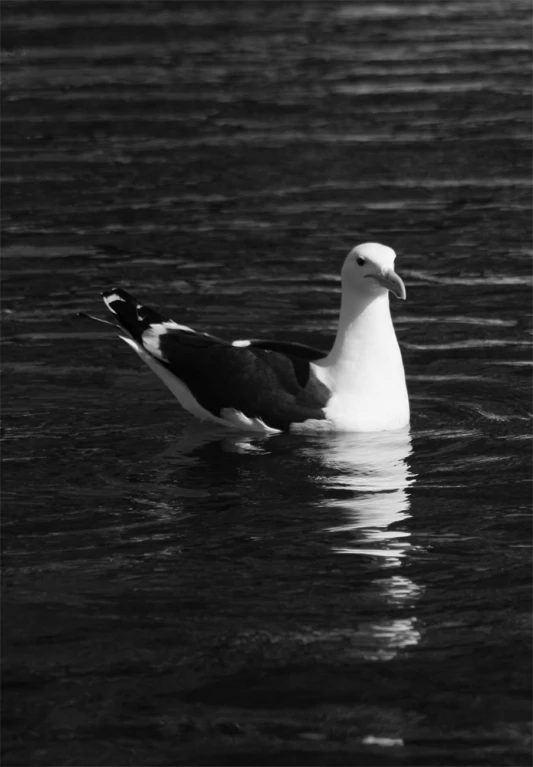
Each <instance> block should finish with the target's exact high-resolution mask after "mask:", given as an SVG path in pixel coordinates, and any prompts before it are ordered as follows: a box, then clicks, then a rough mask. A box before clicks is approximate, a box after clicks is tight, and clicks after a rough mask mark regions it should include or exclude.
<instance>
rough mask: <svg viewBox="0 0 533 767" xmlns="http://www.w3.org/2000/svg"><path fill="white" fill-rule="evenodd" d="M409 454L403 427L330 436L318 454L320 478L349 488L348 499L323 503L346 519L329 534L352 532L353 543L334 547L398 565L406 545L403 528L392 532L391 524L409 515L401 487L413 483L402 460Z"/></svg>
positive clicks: (329, 484) (335, 487)
mask: <svg viewBox="0 0 533 767" xmlns="http://www.w3.org/2000/svg"><path fill="white" fill-rule="evenodd" d="M410 453H411V438H410V435H409V430H408V429H405V430H401V431H398V432H378V433H376V434H337V435H335V438H334V439H333V440H331V442H330V444H329V445H328V449H327V450H324V452H323V455H322V459H323V464H324V467H325V468H327V469H328V474H327V475H326V476H323V477H321V478H320V483H321V484H322V485H323V486H324V487H326V488H330V489H332V490H336V491H338V490H342V491H348V492H349V497H347V498H343V499H336V500H331V499H328V500H327V501H325V503H326V504H327V506H328V507H330V508H333V509H335V510H337V511H339V510H340V511H342V512H343V514H344V516H345V517H346V519H347V521H346V523H345V524H343V525H341V526H338V527H334V528H331V532H333V533H335V532H346V531H353V532H354V541H353V544H352V545H349V546H345V547H341V548H337V549H335V550H336V551H339V552H342V553H345V554H368V555H372V556H377V557H383V558H384V559H385V560H386V564H387V565H393V564H394V565H396V564H398V561H399V559H400V558H401V557H403V556H404V554H405V552H406V550H407V549H408V548H410V546H411V544H410V543H409V542H408V541H407V538H409V533H408V532H405V531H399V530H392V529H391V525H393V524H394V523H397V522H401V521H403V520H405V519H408V518H409V516H410V515H409V514H408V511H409V496H408V494H407V491H406V488H408V487H409V485H412V484H413V483H414V481H415V478H414V476H413V475H412V474H410V473H409V468H408V466H407V463H406V458H407V457H408V456H409V454H410ZM331 470H334V473H333V474H331V473H330V472H331Z"/></svg>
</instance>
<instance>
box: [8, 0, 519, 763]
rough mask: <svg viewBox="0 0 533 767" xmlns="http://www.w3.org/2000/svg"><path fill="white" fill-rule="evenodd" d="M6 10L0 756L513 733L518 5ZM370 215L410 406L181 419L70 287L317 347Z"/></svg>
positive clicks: (249, 753)
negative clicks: (260, 434) (331, 422)
mask: <svg viewBox="0 0 533 767" xmlns="http://www.w3.org/2000/svg"><path fill="white" fill-rule="evenodd" d="M3 10H4V13H3V16H4V19H3V28H4V32H3V43H4V51H3V55H4V113H3V137H4V155H3V176H4V182H3V183H4V186H3V201H4V205H3V216H4V220H3V230H4V239H3V242H4V247H3V257H4V267H3V275H4V302H3V314H4V325H3V343H4V351H3V361H4V384H3V392H4V449H3V456H4V461H5V464H4V473H3V493H4V502H3V523H4V536H3V548H4V554H3V565H4V577H3V584H4V602H3V621H2V624H3V626H2V627H3V651H4V675H3V680H4V695H3V702H4V707H5V713H4V739H3V740H4V764H6V765H27V764H32V765H56V764H69V765H111V764H113V765H161V764H168V765H176V764H212V765H214V764H217V765H219V764H228V765H236V764H247V765H248V764H265V765H266V764H268V765H271V764H298V765H304V764H305V765H308V764H317V765H326V764H327V765H331V764H345V765H353V764H361V765H385V764H386V765H400V764H402V765H444V764H446V765H449V764H456V765H473V764H483V765H487V764H491V765H502V764H507V765H517V764H529V763H530V751H529V740H530V737H529V735H530V729H529V724H528V721H529V719H530V708H531V706H530V702H531V692H530V682H529V680H530V647H529V637H530V632H529V620H530V619H529V614H530V607H531V604H530V546H529V544H530V539H531V524H530V506H531V491H530V484H529V480H530V460H531V449H530V436H531V427H530V420H529V417H530V416H529V411H530V360H531V352H530V341H531V315H530V295H531V293H530V283H531V280H530V257H531V225H530V209H531V186H530V168H529V167H528V165H527V159H528V157H529V155H530V143H529V142H530V135H531V132H530V123H529V115H530V96H529V88H530V80H529V72H528V69H529V63H530V41H529V15H530V11H529V4H526V2H525V0H524V1H522V0H514V1H513V2H509V1H508V2H506V3H505V4H504V3H500V2H496V0H492V2H487V1H486V0H484V1H483V2H468V3H466V2H461V1H459V2H453V3H451V2H450V3H448V2H444V3H443V2H441V3H431V2H422V1H419V2H409V3H403V2H402V3H393V2H387V3H381V4H379V3H366V2H361V3H349V2H323V3H319V2H317V3H312V4H301V3H290V2H279V3H278V2H258V3H252V2H250V3H239V4H229V3H227V4H215V3H201V4H200V3H196V2H195V3H185V2H184V3H176V2H173V3H171V2H155V0H154V1H153V2H139V3H136V4H133V5H126V4H123V3H118V2H106V3H103V2H91V3H89V2H83V1H82V0H80V2H77V3H76V4H75V8H74V5H72V6H71V5H70V4H66V3H54V2H49V1H47V0H40V2H39V3H33V2H17V3H13V2H8V0H5V2H4V4H3ZM366 240H377V241H382V242H384V243H386V244H389V245H391V246H392V247H394V248H395V249H396V250H397V252H398V261H397V267H398V271H399V273H400V274H401V275H402V276H403V277H404V280H405V282H406V285H407V292H408V300H407V302H405V303H401V304H400V303H399V302H394V303H393V313H394V318H395V323H396V328H397V332H398V337H399V340H400V343H401V346H402V350H403V355H404V361H405V365H406V370H407V373H408V385H409V391H410V399H411V405H412V414H413V415H412V424H411V429H410V432H409V433H405V434H396V435H390V434H389V435H373V436H370V435H348V434H346V435H317V436H308V437H302V436H298V437H296V436H293V435H280V436H274V437H271V438H263V439H262V438H249V437H247V436H235V435H231V434H225V433H224V434H223V433H220V432H212V431H211V432H209V431H206V430H205V429H198V428H196V427H195V426H194V424H193V423H192V421H191V420H190V419H189V417H188V416H187V415H185V414H184V413H183V412H182V411H181V410H180V409H179V406H178V405H177V404H175V403H174V401H173V400H172V398H171V395H170V394H169V393H168V392H167V391H166V390H165V389H164V388H163V387H162V386H161V384H160V383H159V382H158V381H157V380H156V379H155V377H153V376H152V375H151V374H150V372H149V371H148V370H147V369H145V368H143V367H142V366H141V363H140V362H139V361H138V360H137V358H136V357H135V355H133V354H132V353H131V351H130V350H128V349H127V347H126V346H125V345H124V346H121V345H119V344H118V342H117V341H116V340H115V339H114V338H112V337H110V336H109V335H108V334H107V333H106V332H105V328H104V327H103V326H102V328H101V329H100V327H98V326H94V325H91V324H90V323H87V322H85V321H83V320H80V319H78V318H77V317H76V312H78V311H80V310H81V311H91V312H98V313H102V310H103V306H102V305H101V304H100V300H99V292H100V290H102V289H103V288H106V287H109V286H111V285H113V284H117V283H118V284H120V285H122V286H123V287H125V288H127V289H130V290H131V291H132V292H133V294H134V295H139V296H140V297H142V298H143V299H144V300H145V301H146V303H148V304H153V305H155V306H159V307H161V308H167V309H168V310H169V312H170V314H171V315H172V316H173V317H174V319H176V320H178V321H180V322H183V323H185V324H189V325H192V326H196V327H201V328H203V329H207V330H210V331H211V332H214V333H216V334H219V335H221V336H226V337H229V338H232V337H243V336H247V335H254V336H257V335H259V336H266V337H274V338H286V337H291V338H293V339H294V340H297V341H301V342H304V343H311V344H313V345H315V346H319V347H324V348H327V347H328V345H329V344H330V343H331V340H332V337H333V335H334V332H335V321H336V316H337V309H338V301H339V281H338V274H339V269H340V265H341V263H342V259H343V258H344V256H345V254H346V253H347V252H348V250H349V249H350V248H351V247H352V246H353V245H354V244H356V243H358V242H362V241H366ZM393 301H394V300H393Z"/></svg>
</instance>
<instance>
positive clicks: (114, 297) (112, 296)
mask: <svg viewBox="0 0 533 767" xmlns="http://www.w3.org/2000/svg"><path fill="white" fill-rule="evenodd" d="M103 298H104V304H105V305H106V306H107V308H108V309H109V311H110V312H113V314H116V311H115V310H114V309H113V307H112V306H111V304H113V303H115V301H122V303H123V304H125V303H126V300H125V299H124V298H122V296H119V295H118V294H117V293H110V294H109V295H108V296H104V297H103Z"/></svg>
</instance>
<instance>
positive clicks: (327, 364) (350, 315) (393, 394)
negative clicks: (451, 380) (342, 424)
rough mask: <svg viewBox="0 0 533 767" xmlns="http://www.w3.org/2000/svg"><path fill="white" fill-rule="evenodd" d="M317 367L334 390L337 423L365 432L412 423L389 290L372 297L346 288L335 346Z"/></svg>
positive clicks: (333, 409)
mask: <svg viewBox="0 0 533 767" xmlns="http://www.w3.org/2000/svg"><path fill="white" fill-rule="evenodd" d="M314 369H315V372H316V374H317V375H318V377H319V378H320V380H322V381H323V383H325V384H326V386H328V387H329V388H330V389H331V391H332V394H333V397H332V399H331V402H330V405H328V410H329V413H330V415H331V417H332V418H333V419H334V420H338V419H340V418H341V417H342V419H343V420H346V419H348V420H349V421H350V422H351V423H352V424H353V428H354V429H355V430H361V431H367V430H368V431H374V430H380V429H382V428H385V429H390V428H399V427H401V426H404V425H405V424H407V423H408V421H409V403H408V399H407V389H406V385H405V373H404V369H403V362H402V356H401V353H400V347H399V346H398V341H397V340H396V334H395V332H394V326H393V324H392V318H391V314H390V308H389V294H388V292H383V293H380V294H379V295H375V294H374V295H369V294H360V293H357V292H355V291H354V290H353V289H350V288H346V287H344V288H343V292H342V302H341V312H340V318H339V326H338V330H337V336H336V338H335V343H334V344H333V348H332V350H331V352H330V353H329V354H328V355H327V357H325V358H324V359H323V360H319V361H318V362H316V363H314ZM328 410H327V411H326V412H328ZM341 414H342V415H341Z"/></svg>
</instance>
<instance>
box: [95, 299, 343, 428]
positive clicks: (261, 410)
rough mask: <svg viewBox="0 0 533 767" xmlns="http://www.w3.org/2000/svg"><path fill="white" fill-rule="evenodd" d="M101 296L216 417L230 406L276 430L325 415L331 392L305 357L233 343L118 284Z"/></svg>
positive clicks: (142, 342) (149, 350)
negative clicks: (137, 297)
mask: <svg viewBox="0 0 533 767" xmlns="http://www.w3.org/2000/svg"><path fill="white" fill-rule="evenodd" d="M103 297H104V301H105V303H106V305H107V306H108V308H109V309H110V311H111V312H113V314H115V316H116V317H117V319H118V321H119V322H120V324H121V325H122V326H123V327H124V328H125V329H126V330H127V331H128V332H129V333H130V335H131V336H132V337H133V338H134V339H135V340H136V341H137V342H138V343H140V344H141V345H142V346H143V347H144V349H145V350H146V351H147V352H148V353H149V354H150V355H151V356H152V358H153V359H154V360H155V361H156V362H158V363H159V364H161V365H163V366H164V367H166V368H167V370H169V371H170V372H171V373H173V374H174V375H175V376H176V377H177V378H179V380H180V381H182V382H183V383H184V384H185V385H186V386H187V387H188V389H189V390H190V391H191V393H192V394H193V396H194V398H195V399H196V400H197V402H198V403H199V404H200V405H201V406H202V407H203V408H205V409H206V410H208V411H209V412H210V413H212V414H213V415H215V416H217V417H220V416H221V412H222V411H223V410H224V409H226V408H228V409H233V410H236V411H237V412H240V413H243V414H244V415H245V416H248V417H249V418H260V419H262V420H263V421H264V423H265V424H266V425H267V426H270V427H272V428H274V429H281V430H286V429H288V428H289V426H290V425H291V423H301V422H302V421H306V420H308V419H324V418H325V415H324V410H323V408H324V406H325V405H326V403H327V401H328V399H329V397H330V391H329V389H328V388H327V387H326V386H324V384H322V383H321V382H320V381H319V380H318V378H317V377H316V375H315V374H314V372H313V370H312V368H311V365H310V363H309V360H308V359H304V358H302V357H301V356H292V355H288V354H283V353H282V352H281V351H274V350H272V349H268V348H267V349H262V348H255V347H253V346H246V347H240V346H234V345H232V344H231V343H229V342H227V341H223V340H222V339H219V338H216V337H215V336H211V335H209V334H207V333H197V332H195V331H194V330H192V329H191V328H188V327H186V326H183V325H178V324H177V323H175V322H173V321H172V320H169V319H167V318H165V317H163V315H161V314H159V313H158V312H156V311H154V310H153V309H150V308H149V307H146V306H143V305H141V304H139V303H137V301H136V300H135V299H134V298H133V297H132V296H130V295H129V294H128V293H126V291H124V290H121V289H114V290H111V291H107V292H106V293H104V294H103ZM274 343H276V342H274ZM277 343H280V344H283V342H277ZM286 346H291V344H287V345H286ZM320 356H323V355H322V354H321V353H320Z"/></svg>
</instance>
